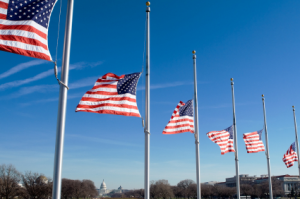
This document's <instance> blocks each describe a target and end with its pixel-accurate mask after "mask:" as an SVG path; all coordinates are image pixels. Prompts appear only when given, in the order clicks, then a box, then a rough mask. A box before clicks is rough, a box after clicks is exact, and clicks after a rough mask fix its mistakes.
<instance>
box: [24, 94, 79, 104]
mask: <svg viewBox="0 0 300 199" xmlns="http://www.w3.org/2000/svg"><path fill="white" fill-rule="evenodd" d="M82 95H83V94H82V93H78V94H73V95H68V100H70V99H75V98H80V97H82ZM57 101H58V97H52V98H46V99H40V100H35V101H31V102H28V103H21V104H20V105H21V106H30V105H33V104H37V103H47V102H57Z"/></svg>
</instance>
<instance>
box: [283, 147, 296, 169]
mask: <svg viewBox="0 0 300 199" xmlns="http://www.w3.org/2000/svg"><path fill="white" fill-rule="evenodd" d="M282 160H283V162H284V164H285V165H286V167H287V168H289V167H291V166H293V165H294V162H297V161H298V156H297V153H296V147H295V142H294V143H293V144H292V145H291V146H290V148H289V149H288V150H287V152H286V153H285V154H284V155H283V158H282Z"/></svg>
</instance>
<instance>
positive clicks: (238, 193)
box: [230, 78, 240, 199]
mask: <svg viewBox="0 0 300 199" xmlns="http://www.w3.org/2000/svg"><path fill="white" fill-rule="evenodd" d="M230 80H231V93H232V108H233V127H234V148H235V172H236V174H235V176H236V198H237V199H240V176H239V158H238V145H237V135H236V134H237V132H236V119H235V101H234V86H233V85H234V83H233V78H231V79H230Z"/></svg>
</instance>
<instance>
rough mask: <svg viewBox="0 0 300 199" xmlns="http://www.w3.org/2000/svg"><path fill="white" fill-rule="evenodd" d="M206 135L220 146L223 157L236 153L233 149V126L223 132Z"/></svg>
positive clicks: (212, 132)
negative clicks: (229, 153) (226, 154)
mask: <svg viewBox="0 0 300 199" xmlns="http://www.w3.org/2000/svg"><path fill="white" fill-rule="evenodd" d="M206 135H207V136H208V138H209V139H210V140H211V141H213V142H214V143H216V144H217V145H219V146H220V148H221V154H222V155H224V154H225V153H228V152H235V150H234V148H233V125H231V126H230V127H228V128H227V129H224V130H222V131H210V132H208V133H207V134H206Z"/></svg>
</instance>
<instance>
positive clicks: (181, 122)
mask: <svg viewBox="0 0 300 199" xmlns="http://www.w3.org/2000/svg"><path fill="white" fill-rule="evenodd" d="M193 112H194V111H193V100H189V101H187V102H186V103H183V102H182V101H180V102H179V104H178V105H177V106H176V108H175V110H174V112H173V114H172V117H171V119H170V121H169V123H168V124H167V126H166V127H165V129H164V131H163V134H177V133H184V132H191V133H194V116H193Z"/></svg>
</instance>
